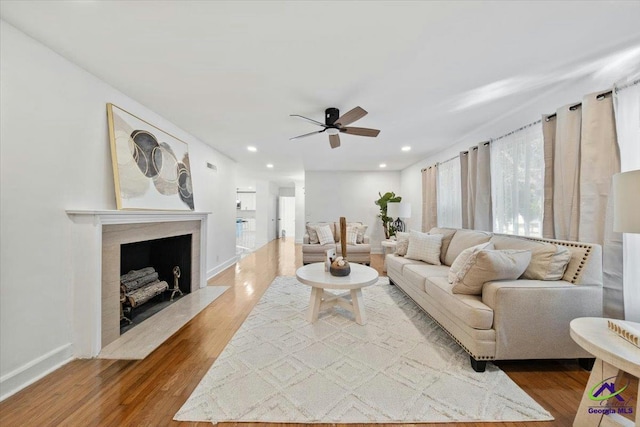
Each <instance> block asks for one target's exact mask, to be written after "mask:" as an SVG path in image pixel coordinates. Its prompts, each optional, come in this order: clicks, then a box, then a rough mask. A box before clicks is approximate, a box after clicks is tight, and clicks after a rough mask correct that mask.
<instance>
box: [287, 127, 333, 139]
mask: <svg viewBox="0 0 640 427" xmlns="http://www.w3.org/2000/svg"><path fill="white" fill-rule="evenodd" d="M324 131H325V129H322V130H318V131H315V132H309V133H305V134H304V135H298V136H294V137H293V138H289V141H291V140H294V139H300V138H304V137H307V136H311V135H315V134H317V133H322V132H324Z"/></svg>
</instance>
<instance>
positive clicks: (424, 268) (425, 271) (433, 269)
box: [402, 262, 449, 277]
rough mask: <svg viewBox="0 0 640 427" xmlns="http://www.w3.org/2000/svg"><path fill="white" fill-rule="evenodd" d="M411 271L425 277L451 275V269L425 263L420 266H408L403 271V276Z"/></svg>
mask: <svg viewBox="0 0 640 427" xmlns="http://www.w3.org/2000/svg"><path fill="white" fill-rule="evenodd" d="M409 271H411V272H413V273H415V274H419V275H421V276H423V277H447V274H448V273H449V267H447V266H446V265H431V264H425V263H423V262H421V263H418V264H407V265H405V267H404V269H403V270H402V274H403V275H404V274H407V273H408V272H409Z"/></svg>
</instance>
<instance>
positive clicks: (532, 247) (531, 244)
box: [491, 234, 571, 280]
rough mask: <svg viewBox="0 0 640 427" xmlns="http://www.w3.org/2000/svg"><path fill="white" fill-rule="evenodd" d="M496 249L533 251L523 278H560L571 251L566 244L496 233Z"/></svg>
mask: <svg viewBox="0 0 640 427" xmlns="http://www.w3.org/2000/svg"><path fill="white" fill-rule="evenodd" d="M491 241H492V242H493V245H494V246H495V248H496V249H524V250H529V251H531V262H530V263H529V266H528V267H527V269H526V270H525V271H524V273H523V274H522V276H521V277H520V278H521V279H530V280H560V279H561V278H562V275H563V274H564V271H565V269H566V268H567V264H568V263H569V261H570V260H571V252H570V251H569V249H567V248H566V247H564V246H560V245H554V244H552V243H547V242H540V241H535V240H530V239H526V238H523V237H518V236H504V235H499V234H496V235H494V236H493V237H492V238H491Z"/></svg>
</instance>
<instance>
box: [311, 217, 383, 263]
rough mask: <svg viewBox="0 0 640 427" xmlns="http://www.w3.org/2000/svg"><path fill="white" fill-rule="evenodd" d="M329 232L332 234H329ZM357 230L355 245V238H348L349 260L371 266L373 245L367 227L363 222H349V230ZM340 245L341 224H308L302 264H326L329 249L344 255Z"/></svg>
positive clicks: (350, 236)
mask: <svg viewBox="0 0 640 427" xmlns="http://www.w3.org/2000/svg"><path fill="white" fill-rule="evenodd" d="M327 226H328V231H329V232H330V233H331V234H330V235H329V234H327ZM350 227H352V229H357V235H356V237H355V243H353V244H352V243H351V242H350V241H349V239H351V241H353V240H354V239H353V236H352V235H348V236H347V239H348V240H347V260H349V262H357V263H360V264H366V265H370V264H371V244H370V243H369V236H366V235H365V232H366V230H367V226H366V225H364V224H362V223H361V222H348V223H347V229H348V230H349V228H350ZM338 243H340V223H338V222H314V223H307V227H306V233H305V235H304V237H303V239H302V263H303V264H310V263H312V262H324V260H325V254H326V251H327V250H328V249H335V250H336V254H337V255H338V256H341V255H342V249H341V247H340V246H341V245H339V244H338Z"/></svg>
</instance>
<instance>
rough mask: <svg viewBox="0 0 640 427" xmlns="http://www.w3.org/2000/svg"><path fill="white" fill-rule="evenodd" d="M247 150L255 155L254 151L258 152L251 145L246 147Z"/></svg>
mask: <svg viewBox="0 0 640 427" xmlns="http://www.w3.org/2000/svg"><path fill="white" fill-rule="evenodd" d="M247 150H249V151H251V152H252V153H255V152H256V151H258V149H257V148H256V147H254V146H252V145H250V146H248V147H247Z"/></svg>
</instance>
